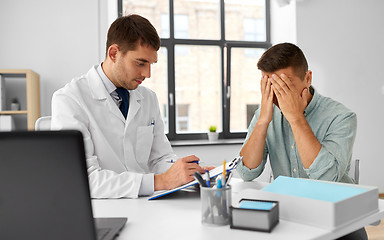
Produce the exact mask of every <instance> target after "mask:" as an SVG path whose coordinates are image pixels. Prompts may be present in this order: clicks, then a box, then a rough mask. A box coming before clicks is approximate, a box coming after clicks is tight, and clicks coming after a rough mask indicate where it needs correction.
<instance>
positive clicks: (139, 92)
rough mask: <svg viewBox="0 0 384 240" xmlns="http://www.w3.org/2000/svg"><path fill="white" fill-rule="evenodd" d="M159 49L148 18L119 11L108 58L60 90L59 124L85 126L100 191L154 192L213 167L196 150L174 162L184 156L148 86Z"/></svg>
mask: <svg viewBox="0 0 384 240" xmlns="http://www.w3.org/2000/svg"><path fill="white" fill-rule="evenodd" d="M159 48H160V38H159V36H158V34H157V32H156V30H155V28H154V27H153V26H152V24H151V23H150V22H149V21H148V20H147V19H145V18H143V17H141V16H138V15H130V16H125V17H121V18H118V19H117V20H116V21H115V22H113V23H112V25H111V26H110V29H109V30H108V36H107V47H106V58H105V60H104V62H102V63H101V64H99V65H96V66H93V67H92V68H91V69H90V70H89V71H88V73H86V74H85V75H83V76H81V77H79V78H75V79H73V80H72V81H71V82H70V83H68V84H67V85H65V86H64V87H63V88H62V89H59V90H58V91H56V92H55V93H54V94H53V97H52V123H51V124H52V125H51V127H52V129H53V130H60V129H78V130H80V131H81V132H82V133H83V136H84V144H85V150H86V159H87V168H88V176H89V182H90V190H91V196H92V197H93V198H122V197H126V198H137V197H138V196H141V195H150V194H152V193H153V192H154V191H156V190H165V189H171V188H174V187H178V186H180V185H182V184H185V183H188V182H190V181H192V180H193V173H194V172H196V171H199V172H204V170H205V169H204V168H202V167H200V166H199V165H198V164H197V163H195V162H193V161H198V160H199V159H198V158H197V157H196V156H187V157H184V158H181V159H179V160H177V161H176V163H174V164H171V163H168V162H169V161H170V160H175V159H177V158H176V155H175V154H174V153H173V151H172V148H171V146H170V143H169V141H168V139H167V137H166V136H165V134H164V126H163V121H162V118H161V115H160V110H159V103H158V100H157V96H156V94H155V93H154V92H153V91H151V90H149V89H148V88H145V87H143V86H140V84H141V83H142V82H143V81H144V79H145V78H149V77H150V74H151V65H152V64H153V63H156V62H157V51H158V49H159ZM127 101H128V102H127ZM119 108H120V109H119Z"/></svg>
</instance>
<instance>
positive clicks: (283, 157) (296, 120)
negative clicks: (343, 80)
mask: <svg viewBox="0 0 384 240" xmlns="http://www.w3.org/2000/svg"><path fill="white" fill-rule="evenodd" d="M257 67H258V69H260V70H261V72H262V79H261V84H260V85H261V95H262V99H261V106H260V108H259V109H258V110H257V111H256V112H255V115H254V117H253V119H252V121H251V123H250V126H249V128H248V134H247V136H246V139H245V143H244V145H243V147H242V149H241V151H240V155H241V156H243V161H242V162H241V163H240V164H239V166H238V167H237V171H238V173H239V175H240V176H241V177H242V178H243V179H244V180H246V181H251V180H253V179H255V178H256V177H258V176H259V175H260V174H261V173H262V171H263V170H264V166H265V164H266V161H267V155H269V160H270V164H271V168H272V172H273V175H274V177H278V176H280V175H283V176H289V177H297V178H310V179H320V180H327V181H335V182H345V183H354V180H353V179H352V178H351V177H350V176H349V175H348V172H349V168H350V160H351V156H352V147H353V143H354V140H355V135H356V126H357V121H356V114H355V113H353V112H352V111H351V110H349V109H347V108H346V107H345V106H343V105H342V104H341V103H338V102H336V101H334V100H332V99H330V98H327V97H324V96H322V95H320V94H319V92H318V91H317V90H316V89H315V88H314V87H312V85H311V83H312V72H311V71H310V70H308V64H307V60H306V58H305V56H304V54H303V52H302V51H301V49H300V48H298V47H297V46H295V45H294V44H290V43H282V44H277V45H275V46H273V47H271V48H270V49H268V50H267V51H266V52H265V53H264V54H263V55H262V57H261V58H260V60H259V62H258V63H257ZM352 235H353V236H352V238H351V239H366V233H365V230H364V229H361V230H360V231H358V232H355V233H353V234H352ZM346 237H347V236H345V238H342V239H349V238H346Z"/></svg>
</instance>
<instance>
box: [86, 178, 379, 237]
mask: <svg viewBox="0 0 384 240" xmlns="http://www.w3.org/2000/svg"><path fill="white" fill-rule="evenodd" d="M263 186H265V184H264V183H258V182H249V183H244V182H242V183H232V188H233V196H234V197H233V199H234V200H235V199H236V194H237V193H238V192H239V191H241V190H243V189H246V188H257V189H260V188H262V187H263ZM92 205H93V212H94V216H95V217H128V221H127V224H126V225H125V227H124V229H123V230H122V232H121V234H120V236H119V237H118V238H117V240H126V239H127V240H131V239H138V238H139V237H141V236H145V239H191V240H196V239H199V240H200V239H203V240H205V239H206V240H208V239H209V240H211V239H223V240H225V239H234V238H239V239H250V238H254V239H255V238H259V239H296V240H300V239H303V240H304V239H305V240H308V239H318V240H320V239H324V240H325V239H334V238H337V237H340V236H343V235H345V234H347V233H349V232H353V231H355V230H357V229H359V228H361V227H363V226H367V225H369V224H371V223H373V222H376V221H378V220H380V219H382V218H384V200H379V212H377V213H375V214H372V215H371V216H369V217H366V218H364V219H360V220H359V221H356V222H354V223H352V224H350V225H349V226H347V227H345V228H342V229H337V230H335V231H332V232H331V231H329V230H327V229H321V228H317V227H312V226H309V225H304V224H299V223H295V222H290V221H285V220H282V219H280V222H279V224H277V226H276V227H275V228H274V229H273V231H272V232H271V233H264V232H256V231H247V230H238V229H231V228H230V227H229V226H228V225H227V226H210V225H204V224H202V223H201V205H200V198H199V194H198V193H196V192H185V191H179V192H176V193H173V194H171V195H169V196H166V197H163V198H160V199H157V200H152V201H148V198H139V199H105V200H96V199H94V200H92Z"/></svg>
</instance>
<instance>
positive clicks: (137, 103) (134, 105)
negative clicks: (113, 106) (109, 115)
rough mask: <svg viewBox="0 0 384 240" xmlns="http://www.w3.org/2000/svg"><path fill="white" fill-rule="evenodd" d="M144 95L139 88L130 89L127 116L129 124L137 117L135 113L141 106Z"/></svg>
mask: <svg viewBox="0 0 384 240" xmlns="http://www.w3.org/2000/svg"><path fill="white" fill-rule="evenodd" d="M142 99H143V95H141V93H140V92H139V91H137V90H130V91H129V110H128V116H127V123H126V124H127V125H128V124H129V123H130V122H131V121H132V120H133V119H134V118H135V115H136V114H137V112H138V111H139V109H140V107H141V100H142Z"/></svg>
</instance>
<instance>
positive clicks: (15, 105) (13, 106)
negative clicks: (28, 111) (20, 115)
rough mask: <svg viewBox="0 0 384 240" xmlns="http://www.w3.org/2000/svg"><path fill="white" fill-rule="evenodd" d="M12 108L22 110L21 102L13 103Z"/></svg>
mask: <svg viewBox="0 0 384 240" xmlns="http://www.w3.org/2000/svg"><path fill="white" fill-rule="evenodd" d="M11 110H12V111H18V110H20V104H19V103H11Z"/></svg>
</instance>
